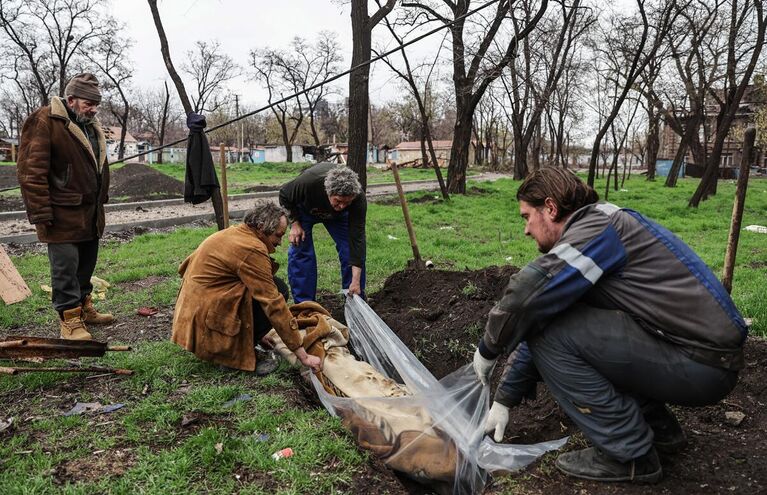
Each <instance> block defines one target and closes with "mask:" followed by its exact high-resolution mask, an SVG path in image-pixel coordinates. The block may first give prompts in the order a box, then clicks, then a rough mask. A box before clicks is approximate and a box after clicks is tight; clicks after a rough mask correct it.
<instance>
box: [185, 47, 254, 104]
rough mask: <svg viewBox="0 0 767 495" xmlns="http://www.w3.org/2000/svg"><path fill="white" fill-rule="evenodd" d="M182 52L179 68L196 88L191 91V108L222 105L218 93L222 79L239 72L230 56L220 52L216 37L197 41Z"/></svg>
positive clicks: (223, 85)
mask: <svg viewBox="0 0 767 495" xmlns="http://www.w3.org/2000/svg"><path fill="white" fill-rule="evenodd" d="M186 56H187V60H186V63H184V65H182V66H181V70H183V71H184V72H185V73H186V74H187V75H189V77H191V78H192V80H193V81H194V85H195V88H196V91H195V92H194V93H192V94H191V98H192V108H193V109H194V112H195V113H205V112H213V111H215V110H217V109H218V108H219V107H220V106H221V105H223V101H222V100H221V93H222V92H223V90H224V89H225V85H226V83H227V82H228V81H230V80H232V79H234V78H235V77H237V76H239V75H240V69H239V67H238V66H237V64H235V63H234V59H232V57H230V56H229V55H226V54H224V53H221V43H219V42H218V41H211V42H207V41H197V42H196V43H195V44H194V50H188V51H187V52H186Z"/></svg>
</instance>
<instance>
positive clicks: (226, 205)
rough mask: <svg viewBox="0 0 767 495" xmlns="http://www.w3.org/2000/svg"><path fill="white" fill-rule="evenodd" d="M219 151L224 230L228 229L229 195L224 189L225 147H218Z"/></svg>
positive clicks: (222, 144) (220, 145)
mask: <svg viewBox="0 0 767 495" xmlns="http://www.w3.org/2000/svg"><path fill="white" fill-rule="evenodd" d="M218 146H219V149H220V150H221V199H222V201H223V205H224V228H227V227H229V193H228V189H227V187H226V147H225V146H224V143H221V144H219V145H218Z"/></svg>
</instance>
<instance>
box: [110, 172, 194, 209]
mask: <svg viewBox="0 0 767 495" xmlns="http://www.w3.org/2000/svg"><path fill="white" fill-rule="evenodd" d="M183 195H184V183H183V182H181V181H180V180H176V179H174V178H173V177H170V176H168V175H165V174H163V173H162V172H158V171H157V170H155V169H153V168H151V167H148V166H146V165H144V164H142V163H126V164H125V165H124V166H123V167H121V168H118V169H116V170H113V171H112V173H111V176H110V184H109V197H110V201H112V198H114V201H144V200H151V199H171V198H180V197H182V196H183Z"/></svg>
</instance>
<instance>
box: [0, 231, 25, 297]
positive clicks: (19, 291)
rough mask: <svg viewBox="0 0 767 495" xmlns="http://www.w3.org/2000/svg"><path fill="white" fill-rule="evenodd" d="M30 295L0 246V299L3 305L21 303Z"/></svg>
mask: <svg viewBox="0 0 767 495" xmlns="http://www.w3.org/2000/svg"><path fill="white" fill-rule="evenodd" d="M31 295H32V292H31V291H30V290H29V287H27V284H26V283H25V282H24V279H23V278H21V275H20V274H19V271H18V270H16V267H15V266H13V262H12V261H11V258H9V257H8V254H7V253H6V252H5V248H4V247H3V246H2V245H0V297H2V299H3V302H5V304H13V303H17V302H19V301H23V300H24V299H26V298H28V297H29V296H31Z"/></svg>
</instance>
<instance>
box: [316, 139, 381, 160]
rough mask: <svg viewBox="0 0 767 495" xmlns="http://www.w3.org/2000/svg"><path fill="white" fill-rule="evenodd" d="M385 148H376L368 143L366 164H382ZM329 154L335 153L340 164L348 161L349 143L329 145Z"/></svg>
mask: <svg viewBox="0 0 767 495" xmlns="http://www.w3.org/2000/svg"><path fill="white" fill-rule="evenodd" d="M387 150H388V148H387V147H385V146H383V147H380V148H379V147H378V146H376V145H374V144H373V143H368V154H367V163H383V162H385V161H386V151H387ZM330 151H331V153H337V154H338V155H339V158H340V162H341V163H347V162H348V161H349V143H332V144H331V145H330Z"/></svg>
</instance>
